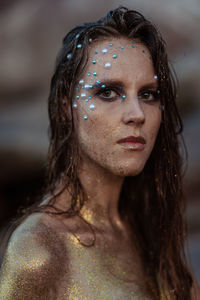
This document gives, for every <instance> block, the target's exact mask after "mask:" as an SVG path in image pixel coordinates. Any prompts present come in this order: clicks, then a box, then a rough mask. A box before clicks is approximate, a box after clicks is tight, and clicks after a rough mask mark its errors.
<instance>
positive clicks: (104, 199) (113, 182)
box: [79, 162, 124, 230]
mask: <svg viewBox="0 0 200 300" xmlns="http://www.w3.org/2000/svg"><path fill="white" fill-rule="evenodd" d="M79 178H80V181H81V184H82V186H83V188H84V191H85V193H86V196H87V199H86V201H85V203H84V206H83V207H82V209H81V215H82V216H83V217H84V218H85V219H86V220H87V221H88V222H90V223H91V224H93V225H95V226H96V227H97V228H99V229H103V230H104V229H106V230H108V229H114V228H115V229H116V228H117V229H120V228H122V226H123V225H122V220H121V217H120V215H119V212H118V202H119V196H120V192H121V188H122V184H123V181H124V177H120V176H116V175H113V174H111V173H110V172H108V171H107V170H105V169H103V168H101V167H100V166H97V165H96V164H94V163H92V162H87V163H82V166H81V168H80V170H79Z"/></svg>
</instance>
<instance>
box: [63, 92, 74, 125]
mask: <svg viewBox="0 0 200 300" xmlns="http://www.w3.org/2000/svg"><path fill="white" fill-rule="evenodd" d="M62 107H63V111H64V113H65V114H66V116H67V118H68V119H69V120H71V119H72V110H71V103H70V100H69V99H68V98H67V97H66V96H65V97H64V98H63V99H62Z"/></svg>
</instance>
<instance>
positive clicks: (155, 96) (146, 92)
mask: <svg viewBox="0 0 200 300" xmlns="http://www.w3.org/2000/svg"><path fill="white" fill-rule="evenodd" d="M144 94H149V95H152V96H153V99H151V100H147V99H144V100H141V101H143V102H155V101H159V100H160V95H159V93H158V90H156V91H152V90H147V91H143V92H142V93H140V94H139V96H138V99H139V97H140V96H141V95H144Z"/></svg>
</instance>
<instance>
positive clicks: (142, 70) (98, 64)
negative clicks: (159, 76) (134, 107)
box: [83, 38, 154, 82]
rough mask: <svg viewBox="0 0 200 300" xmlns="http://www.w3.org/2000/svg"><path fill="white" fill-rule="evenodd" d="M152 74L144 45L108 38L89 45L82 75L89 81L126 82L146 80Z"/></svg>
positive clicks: (150, 59)
mask: <svg viewBox="0 0 200 300" xmlns="http://www.w3.org/2000/svg"><path fill="white" fill-rule="evenodd" d="M153 74H154V67H153V63H152V58H151V54H150V52H149V50H148V49H147V47H146V46H145V45H143V44H142V43H140V42H138V41H130V40H127V39H124V38H114V39H113V38H110V39H109V38H108V39H104V40H102V41H98V42H94V44H93V45H91V47H90V49H89V56H88V62H87V65H86V68H85V70H84V74H83V75H84V77H88V80H90V81H93V80H96V79H98V80H106V79H110V78H112V79H116V80H118V79H122V78H123V79H126V81H127V82H128V81H129V80H132V79H133V78H140V77H142V78H143V79H144V80H145V79H146V80H148V79H151V78H152V76H153ZM97 77H98V78H97Z"/></svg>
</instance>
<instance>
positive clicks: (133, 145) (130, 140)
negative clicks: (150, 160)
mask: <svg viewBox="0 0 200 300" xmlns="http://www.w3.org/2000/svg"><path fill="white" fill-rule="evenodd" d="M117 144H120V145H121V146H123V147H124V148H126V149H132V150H143V149H144V148H145V144H146V141H145V139H144V138H143V137H142V136H133V135H132V136H128V137H126V138H123V139H120V140H119V141H117Z"/></svg>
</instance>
